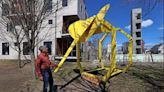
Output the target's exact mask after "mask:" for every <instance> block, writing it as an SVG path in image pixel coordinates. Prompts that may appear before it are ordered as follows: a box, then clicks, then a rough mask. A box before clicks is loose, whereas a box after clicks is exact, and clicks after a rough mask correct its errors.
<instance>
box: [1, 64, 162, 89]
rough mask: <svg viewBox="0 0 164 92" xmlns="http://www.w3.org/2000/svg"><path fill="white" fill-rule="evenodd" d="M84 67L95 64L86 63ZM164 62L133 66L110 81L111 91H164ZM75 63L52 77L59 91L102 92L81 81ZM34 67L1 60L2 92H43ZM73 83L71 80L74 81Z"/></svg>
mask: <svg viewBox="0 0 164 92" xmlns="http://www.w3.org/2000/svg"><path fill="white" fill-rule="evenodd" d="M82 64H83V66H85V68H91V66H92V63H88V62H83V63H82ZM163 64H164V63H134V64H133V66H132V67H131V68H130V70H129V71H128V72H127V73H122V74H119V75H117V76H115V77H113V78H111V79H110V81H109V84H108V85H107V87H106V90H108V92H164V65H163ZM76 68H77V66H76V63H75V62H66V63H65V64H64V66H63V67H62V69H60V71H59V72H58V73H57V74H53V76H54V82H55V86H54V87H56V89H57V92H101V88H100V87H98V86H95V85H94V84H92V83H90V82H88V81H86V80H84V79H82V78H81V77H80V76H79V75H78V73H75V71H74V70H73V69H76ZM31 71H32V70H31V65H30V64H27V65H26V66H25V67H24V68H21V69H20V68H18V66H17V63H16V62H12V61H0V74H1V75H0V92H42V82H41V81H39V80H36V81H34V80H32V73H31ZM71 80H72V81H71Z"/></svg>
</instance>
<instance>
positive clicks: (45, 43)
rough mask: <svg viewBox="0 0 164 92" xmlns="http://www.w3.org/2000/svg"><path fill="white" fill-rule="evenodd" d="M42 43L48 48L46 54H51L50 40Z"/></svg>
mask: <svg viewBox="0 0 164 92" xmlns="http://www.w3.org/2000/svg"><path fill="white" fill-rule="evenodd" d="M44 45H45V46H46V47H47V48H48V54H49V55H51V54H52V53H51V52H52V41H48V42H44Z"/></svg>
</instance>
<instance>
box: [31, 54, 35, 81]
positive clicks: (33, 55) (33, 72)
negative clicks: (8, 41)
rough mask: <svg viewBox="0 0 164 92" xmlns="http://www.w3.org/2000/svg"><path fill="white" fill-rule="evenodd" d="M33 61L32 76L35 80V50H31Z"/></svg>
mask: <svg viewBox="0 0 164 92" xmlns="http://www.w3.org/2000/svg"><path fill="white" fill-rule="evenodd" d="M31 63H32V78H33V79H34V80H35V79H36V76H35V54H34V51H31Z"/></svg>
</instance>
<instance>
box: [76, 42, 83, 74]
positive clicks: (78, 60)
mask: <svg viewBox="0 0 164 92" xmlns="http://www.w3.org/2000/svg"><path fill="white" fill-rule="evenodd" d="M76 50H77V52H76V53H77V65H78V66H79V68H80V73H82V72H83V69H82V66H81V64H80V42H78V43H77V45H76Z"/></svg>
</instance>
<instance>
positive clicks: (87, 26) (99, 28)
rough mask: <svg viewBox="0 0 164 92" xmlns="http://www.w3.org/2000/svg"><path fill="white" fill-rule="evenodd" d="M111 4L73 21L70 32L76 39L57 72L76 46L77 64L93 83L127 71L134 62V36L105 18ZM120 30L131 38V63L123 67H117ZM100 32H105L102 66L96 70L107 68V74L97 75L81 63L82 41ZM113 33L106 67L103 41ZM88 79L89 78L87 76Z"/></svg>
mask: <svg viewBox="0 0 164 92" xmlns="http://www.w3.org/2000/svg"><path fill="white" fill-rule="evenodd" d="M109 7H110V5H109V4H107V5H105V6H104V7H103V8H102V9H101V10H100V11H99V13H98V14H97V15H94V16H92V17H90V18H88V19H86V20H78V21H76V22H74V23H72V24H71V25H70V26H69V28H68V31H69V34H70V35H71V37H72V38H73V39H74V40H73V42H72V44H71V45H70V47H69V48H68V50H67V51H66V53H65V55H64V57H63V58H62V59H61V61H60V62H59V64H58V67H57V68H56V69H55V70H54V72H57V71H58V70H59V68H60V67H61V66H62V65H63V63H64V62H65V60H66V59H67V57H68V55H69V54H70V52H71V51H72V49H73V48H74V47H75V46H76V50H77V65H78V67H79V69H80V74H81V75H82V77H84V78H86V77H90V78H89V79H91V80H92V82H93V83H95V84H98V83H100V82H107V81H108V80H109V78H110V77H111V76H114V75H116V74H119V73H122V72H126V71H127V70H128V68H129V66H130V65H131V64H132V49H133V38H132V37H131V36H130V35H129V34H127V33H126V32H125V31H123V30H122V29H120V28H116V27H114V26H113V25H111V24H110V23H109V22H108V21H106V20H105V19H104V17H105V15H106V13H107V11H108V9H109ZM117 31H119V32H121V33H122V34H124V35H125V36H126V37H127V38H128V39H129V61H128V62H129V63H128V64H127V65H126V66H125V67H124V68H123V69H117V66H116V32H117ZM99 33H104V35H103V36H102V38H101V39H100V40H99V46H98V59H99V60H98V61H99V64H100V67H99V68H97V69H96V70H97V71H99V70H106V74H105V75H103V76H97V75H94V74H91V73H89V72H87V71H84V69H83V67H82V65H81V64H80V42H86V41H87V40H88V39H89V38H90V37H91V36H93V35H95V34H99ZM108 33H111V50H112V51H111V60H110V65H108V66H109V67H105V65H104V62H103V61H102V42H103V40H104V39H105V38H106V37H107V34H108ZM86 79H87V78H86Z"/></svg>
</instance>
